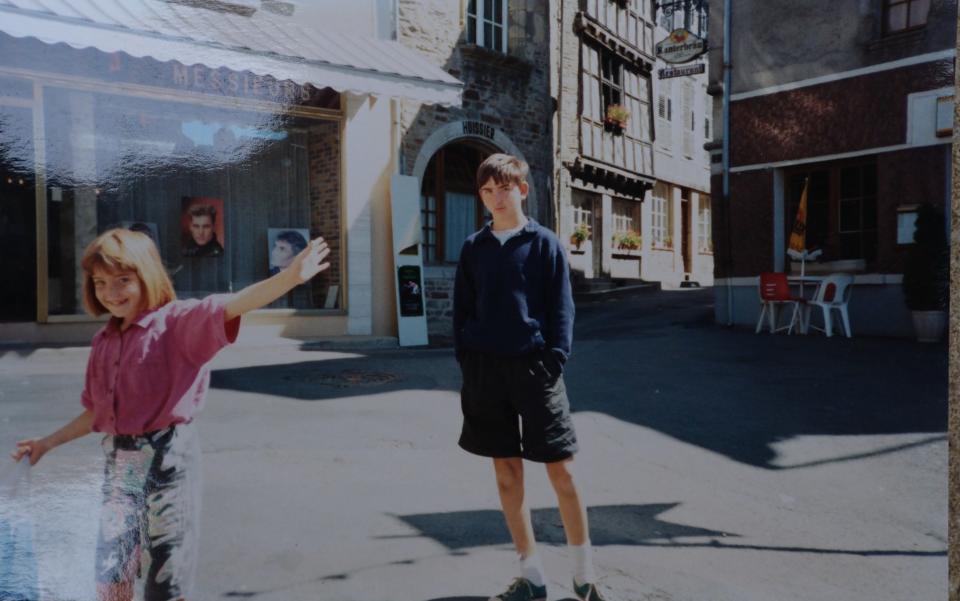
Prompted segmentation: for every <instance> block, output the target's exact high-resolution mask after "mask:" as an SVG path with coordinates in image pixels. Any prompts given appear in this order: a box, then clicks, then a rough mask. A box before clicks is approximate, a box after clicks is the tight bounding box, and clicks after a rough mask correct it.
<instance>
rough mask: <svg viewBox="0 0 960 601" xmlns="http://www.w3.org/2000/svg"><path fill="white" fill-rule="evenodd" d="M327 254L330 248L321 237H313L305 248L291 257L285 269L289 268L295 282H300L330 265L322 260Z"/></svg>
mask: <svg viewBox="0 0 960 601" xmlns="http://www.w3.org/2000/svg"><path fill="white" fill-rule="evenodd" d="M329 254H330V248H329V247H327V243H326V242H324V240H323V238H319V237H318V238H315V239H313V240H311V241H310V243H309V244H307V247H306V248H305V249H303V250H302V251H300V254H298V255H297V256H296V257H294V258H293V261H291V262H290V265H289V266H288V267H287V269H288V270H290V273H292V274H293V276H294V277H295V278H296V280H297V282H298V283H300V284H302V283H304V282H306V281H307V280H309V279H310V278H312V277H313V276H315V275H317V274H318V273H320V272H321V271H323V270H324V269H327V268H328V267H330V263H325V262H324V261H323V260H324V259H326V258H327V255H329Z"/></svg>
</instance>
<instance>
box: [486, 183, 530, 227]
mask: <svg viewBox="0 0 960 601" xmlns="http://www.w3.org/2000/svg"><path fill="white" fill-rule="evenodd" d="M529 189H530V188H529V186H528V185H527V182H525V181H522V182H520V183H519V184H517V183H514V182H504V183H502V184H498V183H497V182H496V180H494V179H493V178H492V177H491V178H490V179H488V180H487V181H486V182H484V183H483V185H481V186H480V200H482V201H483V206H485V207H487V210H488V211H490V214H491V215H493V220H494V221H497V220H503V221H512V220H515V219H520V217H522V216H523V208H522V203H523V199H524V198H526V197H527V192H528V191H529Z"/></svg>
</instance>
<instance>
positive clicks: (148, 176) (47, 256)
mask: <svg viewBox="0 0 960 601" xmlns="http://www.w3.org/2000/svg"><path fill="white" fill-rule="evenodd" d="M384 4H385V3H379V2H373V1H371V2H357V3H352V4H351V7H350V8H349V9H343V8H339V9H336V11H339V12H341V13H351V14H352V15H353V17H351V18H352V20H351V21H350V22H351V23H354V25H353V29H354V30H355V31H353V33H352V35H350V36H342V35H338V34H336V33H332V32H330V31H327V32H324V31H322V27H321V28H310V29H308V28H306V27H302V26H301V25H300V24H299V23H298V22H297V21H296V19H295V18H294V17H293V15H292V14H291V13H293V11H294V9H295V6H294V5H292V4H290V3H284V2H266V3H262V5H261V3H257V2H252V1H251V2H244V3H236V4H226V3H222V5H221V4H216V5H215V6H216V9H210V8H204V7H202V6H199V5H198V6H192V5H188V4H186V3H179V2H165V1H163V0H136V1H134V2H123V6H122V7H120V6H119V2H117V1H116V0H95V1H92V2H89V3H87V4H86V5H85V6H86V9H89V10H86V9H81V8H71V7H69V6H66V5H64V6H60V8H59V9H57V10H59V12H56V11H54V12H51V10H50V9H49V8H48V7H46V6H44V5H42V4H41V3H39V2H38V3H32V2H29V1H20V2H16V3H12V2H6V1H5V0H0V194H2V197H3V202H2V203H0V244H2V245H3V248H2V252H3V254H4V260H3V262H2V263H0V265H2V267H0V269H2V273H0V275H2V276H3V277H4V279H5V281H8V282H17V283H18V287H17V291H16V292H13V293H9V294H4V295H0V297H2V301H0V340H2V341H3V342H7V343H9V342H28V343H36V342H47V341H51V342H86V341H88V340H89V338H90V335H91V334H92V332H93V331H95V330H96V329H97V328H98V327H100V325H101V321H102V320H98V319H92V318H90V317H88V316H86V315H84V314H83V307H82V302H81V290H80V286H81V283H82V280H83V273H82V269H81V268H80V259H81V257H82V253H83V250H84V248H85V247H86V246H87V244H89V242H90V241H92V240H93V239H94V238H95V237H96V236H97V235H98V234H99V233H102V232H103V231H105V230H107V229H109V228H111V227H137V228H140V229H141V230H143V231H145V232H147V233H149V235H151V236H152V237H153V238H154V240H155V241H156V242H157V245H158V248H159V250H160V252H161V256H162V258H163V260H164V263H165V264H166V266H167V269H168V272H169V273H170V276H171V279H172V280H173V283H174V286H175V289H176V291H177V294H178V296H180V297H182V298H186V297H198V296H204V295H207V294H210V293H215V292H230V291H235V290H239V289H241V288H243V287H244V286H247V285H249V284H250V283H252V282H255V281H257V280H259V279H263V278H264V277H266V276H267V275H269V273H271V269H275V268H277V267H280V266H282V265H276V264H274V263H275V262H276V260H277V259H275V257H276V256H277V255H276V254H274V253H273V252H272V251H273V250H274V246H275V245H277V239H278V237H279V236H281V234H282V233H283V236H285V238H284V239H288V240H294V241H295V240H298V239H309V238H310V237H314V236H318V235H322V236H323V237H324V238H325V239H326V240H327V241H328V243H329V244H330V247H331V249H332V253H331V255H330V261H331V269H330V270H329V271H328V272H325V273H324V274H323V275H322V276H320V277H318V278H316V279H315V280H314V281H312V282H311V283H310V284H308V285H305V286H302V287H300V288H297V289H295V290H294V291H292V292H291V293H290V294H289V295H287V296H286V297H285V298H283V299H280V300H278V301H277V302H276V303H274V305H272V306H271V308H269V309H266V310H263V311H260V312H256V313H255V314H252V315H251V316H249V317H248V318H247V319H246V322H247V323H248V327H246V328H244V330H245V333H246V334H247V335H250V336H256V335H260V334H264V333H267V334H271V335H276V334H281V335H287V336H293V337H301V338H302V337H311V336H330V335H347V334H358V335H371V334H374V335H381V336H392V335H395V332H396V316H395V308H396V302H395V295H394V294H392V291H393V290H394V281H393V274H392V269H390V268H389V265H390V263H391V257H392V249H391V248H390V242H389V236H385V235H383V233H384V232H389V229H390V225H389V214H390V213H389V204H388V203H389V180H390V177H391V175H393V174H395V173H397V165H398V164H399V162H400V157H399V154H398V152H397V146H396V140H397V137H398V132H397V130H396V126H395V121H396V115H397V114H398V110H399V109H398V102H399V98H404V99H406V100H405V101H406V102H407V103H408V106H409V105H410V104H419V103H424V102H426V103H431V102H438V103H442V104H445V105H451V106H454V105H457V104H459V99H460V98H459V95H460V85H459V82H457V80H456V79H455V78H454V77H452V76H450V75H449V74H447V73H446V72H445V71H443V70H442V69H440V68H438V67H436V66H433V65H431V64H429V63H428V62H426V61H425V60H423V59H422V58H421V57H420V56H419V55H417V54H416V53H415V52H411V51H409V50H407V49H405V48H404V47H402V46H400V45H399V44H397V43H396V42H394V41H391V40H390V39H389V36H392V35H393V34H392V31H393V27H392V24H393V23H395V13H394V11H393V10H383V5H384ZM211 6H214V5H211ZM267 9H269V10H267ZM312 10H313V13H312V14H313V15H314V17H315V18H316V13H317V11H318V10H320V7H314V8H313V9H312ZM333 10H334V7H327V11H328V12H330V11H333ZM333 16H334V15H333V14H331V15H328V18H327V19H326V20H325V21H324V20H323V19H319V21H320V22H327V23H333V22H336V19H334V18H332V17H333ZM342 16H344V18H347V17H349V16H350V15H346V14H345V15H342ZM278 49H282V50H278ZM284 53H285V54H284ZM194 209H197V210H199V211H200V212H202V213H203V214H204V216H203V217H196V215H195V213H194ZM195 218H196V219H201V220H207V221H209V222H211V225H212V227H213V231H214V237H215V239H214V242H212V243H207V242H205V241H203V242H204V244H203V249H200V248H199V247H198V245H199V244H200V242H199V241H198V240H197V238H195V237H194V238H193V239H191V224H192V223H193V220H194V219H195ZM284 232H285V233H284ZM298 236H299V238H298ZM208 247H209V248H212V249H213V250H212V251H210V252H208V250H209V248H208Z"/></svg>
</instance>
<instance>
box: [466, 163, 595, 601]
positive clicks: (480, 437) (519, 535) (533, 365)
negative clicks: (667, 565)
mask: <svg viewBox="0 0 960 601" xmlns="http://www.w3.org/2000/svg"><path fill="white" fill-rule="evenodd" d="M528 171H529V168H528V166H527V164H526V163H525V162H523V161H521V160H520V159H517V158H516V157H513V156H510V155H506V154H494V155H492V156H490V157H489V158H488V159H487V160H485V161H484V162H483V164H481V165H480V168H479V169H478V170H477V185H478V187H479V193H480V199H481V200H482V201H483V204H484V206H485V207H486V208H487V210H488V211H490V214H491V215H493V221H492V222H491V223H490V224H488V225H487V226H486V227H484V228H483V229H481V230H480V231H479V232H476V233H474V234H472V235H471V236H470V237H469V238H467V240H466V242H464V245H463V249H462V250H461V252H460V262H459V264H458V265H457V278H456V287H455V289H454V301H453V305H454V318H453V322H454V323H453V326H454V346H455V349H456V354H457V361H459V363H460V367H461V369H462V371H463V388H462V389H461V394H460V403H461V407H462V409H463V432H462V433H461V435H460V446H461V447H462V448H463V449H465V450H467V451H469V452H470V453H474V454H476V455H481V456H484V457H492V458H493V467H494V472H495V474H496V479H497V487H498V489H499V492H500V504H501V506H502V508H503V515H504V517H505V519H506V522H507V528H508V529H509V530H510V536H511V538H512V539H513V543H514V546H515V547H516V549H517V553H518V554H519V556H520V573H521V575H520V577H519V578H517V579H516V580H514V582H513V584H512V585H511V586H510V588H509V589H507V591H506V592H504V593H501V594H500V595H497V596H496V597H491V599H490V601H545V600H546V598H547V589H546V585H545V582H544V575H543V566H542V564H541V561H540V558H539V556H538V555H537V549H536V542H535V541H534V537H533V528H532V527H531V523H530V510H529V508H528V507H527V504H526V502H525V501H524V487H523V459H527V460H529V461H534V462H538V463H543V464H545V465H546V469H547V475H548V476H549V478H550V482H551V484H552V485H553V488H554V490H555V491H556V493H557V501H558V505H559V508H560V517H561V518H562V521H563V528H564V531H565V532H566V535H567V543H568V545H569V546H570V548H571V550H572V554H573V556H574V559H575V565H574V578H573V586H574V591H575V592H576V594H577V596H578V597H579V598H580V599H581V600H583V601H603V598H602V597H601V596H600V593H599V592H598V591H597V589H596V586H595V582H596V577H595V575H594V571H593V561H592V557H591V553H592V552H591V547H590V538H589V533H588V530H587V513H586V509H585V507H584V505H583V503H582V502H581V501H580V495H579V492H578V491H577V487H576V485H575V484H574V481H573V476H572V475H571V472H570V465H571V462H572V461H573V455H574V453H576V451H577V439H576V434H575V433H574V430H573V422H572V421H571V419H570V405H569V402H568V400H567V394H566V388H565V386H564V383H563V376H562V372H563V365H564V363H565V362H566V360H567V357H568V356H569V354H570V344H571V341H572V338H573V315H574V307H573V295H572V293H571V289H570V273H569V269H568V267H567V259H566V255H565V253H564V249H563V247H562V246H561V245H560V241H559V240H558V239H557V237H556V235H554V234H553V232H551V231H550V230H548V229H546V228H544V227H543V226H541V225H539V224H537V223H536V222H535V221H533V220H532V219H528V218H527V217H526V216H525V215H524V214H523V210H522V208H521V203H522V202H523V199H524V198H526V196H527V191H528V189H529V188H528V185H527V181H526V178H527V173H528ZM521 422H522V427H521Z"/></svg>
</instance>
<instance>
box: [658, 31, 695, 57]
mask: <svg viewBox="0 0 960 601" xmlns="http://www.w3.org/2000/svg"><path fill="white" fill-rule="evenodd" d="M656 51H657V57H658V58H661V59H663V60H665V61H666V62H668V63H675V64H679V63H689V62H690V61H692V60H693V59H695V58H697V57H698V56H700V55H701V54H703V53H704V52H706V51H707V40H705V39H704V38H701V37H700V36H698V35H696V34H694V33H691V32H690V31H687V30H686V29H683V28H680V29H674V30H673V31H672V32H670V35H668V36H667V37H666V38H664V39H663V40H661V41H659V42H657V50H656Z"/></svg>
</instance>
